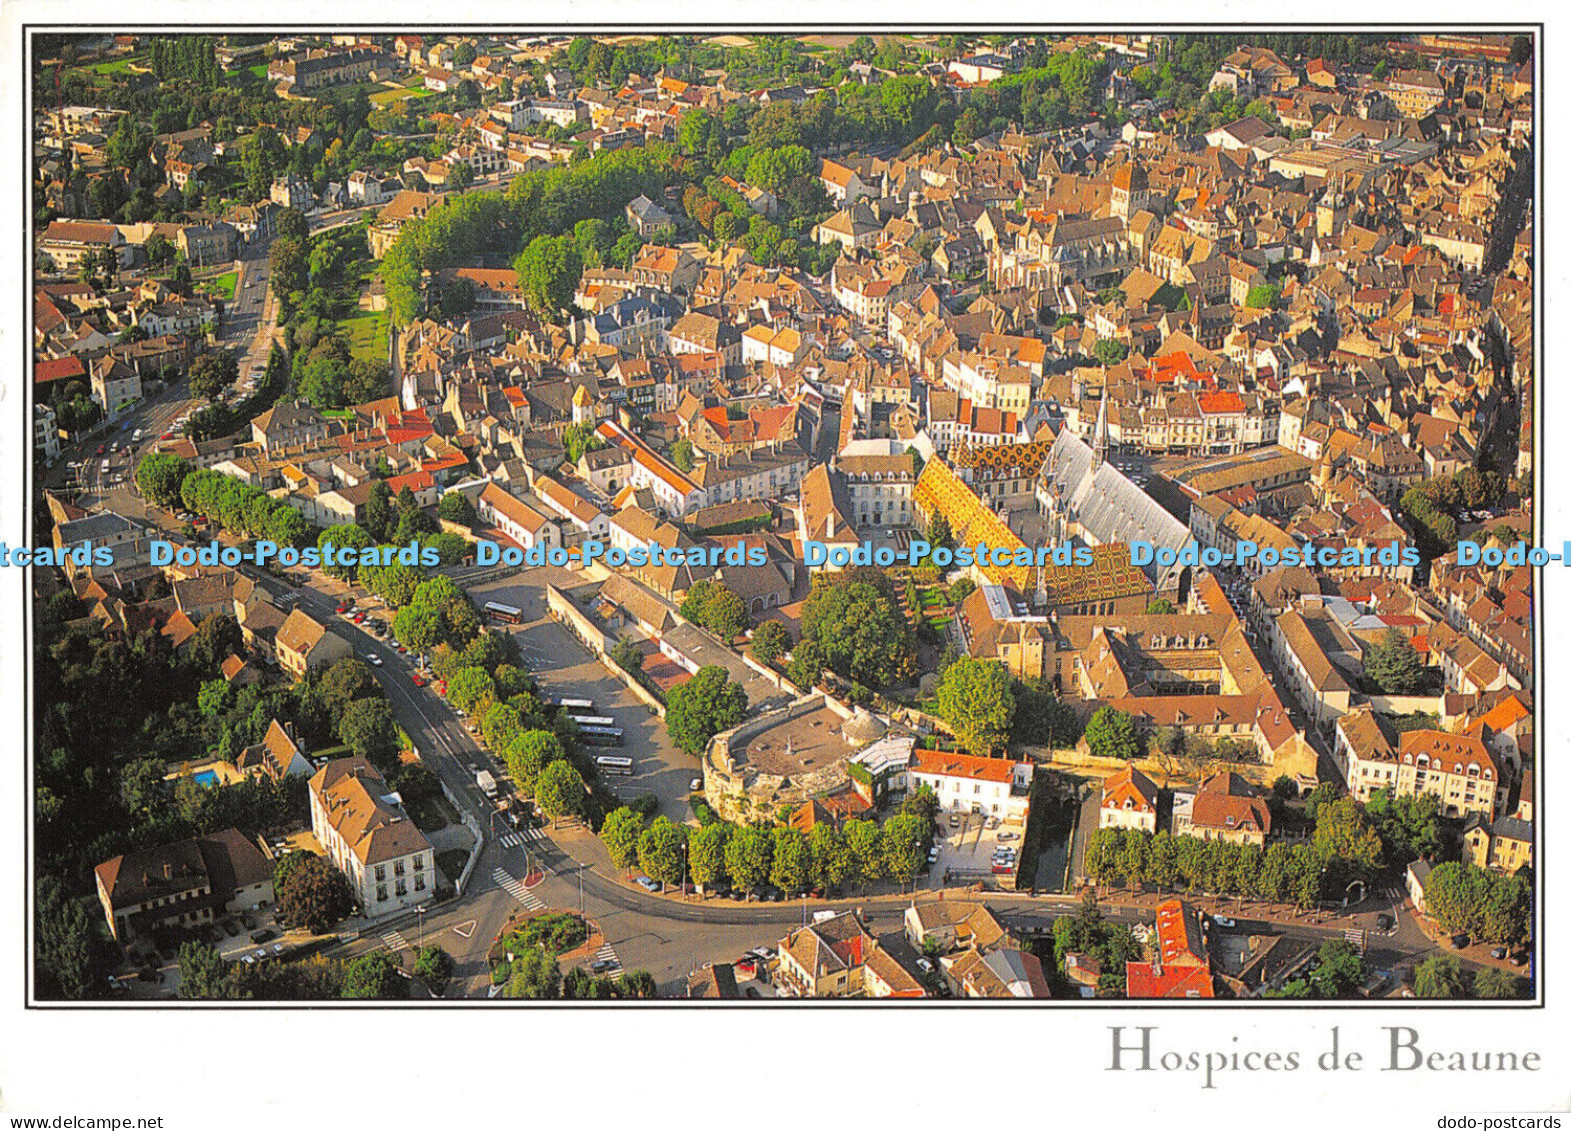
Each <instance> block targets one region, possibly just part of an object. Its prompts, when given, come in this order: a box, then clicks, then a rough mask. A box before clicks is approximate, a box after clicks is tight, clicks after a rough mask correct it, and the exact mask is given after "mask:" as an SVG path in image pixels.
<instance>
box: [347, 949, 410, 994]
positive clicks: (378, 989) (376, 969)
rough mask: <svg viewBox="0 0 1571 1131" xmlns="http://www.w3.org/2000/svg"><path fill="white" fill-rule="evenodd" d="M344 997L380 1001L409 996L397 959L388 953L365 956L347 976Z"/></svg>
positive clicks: (381, 951)
mask: <svg viewBox="0 0 1571 1131" xmlns="http://www.w3.org/2000/svg"><path fill="white" fill-rule="evenodd" d="M343 996H344V997H346V998H375V999H381V1000H388V999H396V998H405V997H408V996H409V983H408V982H406V981H405V980H404V978H403V976H402V975H401V974H400V973H399V972H398V959H396V958H394V957H393V955H392V954H391V953H389V952H388V951H385V950H373V951H372V952H371V953H370V954H362V955H361V956H360V957H359V958H357V959H355V960H354V961H353V962H351V963H350V964H349V969H348V970H347V971H345V972H344V989H343Z"/></svg>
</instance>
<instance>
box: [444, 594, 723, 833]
mask: <svg viewBox="0 0 1571 1131" xmlns="http://www.w3.org/2000/svg"><path fill="white" fill-rule="evenodd" d="M546 582H550V583H552V584H556V585H576V584H581V583H582V578H581V577H578V576H577V575H574V574H571V573H569V572H568V571H566V570H563V569H555V568H552V567H544V568H541V569H537V570H527V571H525V572H524V573H521V574H518V575H516V576H513V577H507V578H502V579H501V580H498V581H494V582H489V583H486V584H484V585H480V586H476V587H475V588H473V589H472V590H470V596H471V597H472V598H473V599H474V600H475V601H476V602H477V603H478V604H482V605H483V604H484V603H485V602H487V601H499V602H501V603H503V604H507V605H512V606H514V607H515V608H518V609H521V610H523V613H524V623H523V624H522V625H520V626H518V627H516V628H514V629H512V630H511V633H512V637H513V639H514V641H515V642H516V643H517V644H518V647H519V650H520V652H521V654H522V657H523V663H524V666H525V667H526V668H527V669H528V670H529V672H530V674H531V675H533V676H534V677H535V679H536V680H537V681H538V682H539V684H540V692H541V694H542V695H555V696H561V697H565V698H574V699H589V700H592V701H593V702H594V705H595V706H594V713H595V714H597V715H606V716H609V717H610V718H612V719H614V720H615V721H616V722H615V725H616V726H618V727H620V728H622V730H623V732H624V734H625V736H626V737H625V740H624V742H623V745H622V747H621V748H619V749H618V748H607V749H605V750H604V751H603V753H605V754H608V755H620V756H622V757H627V758H631V759H632V760H633V773H632V775H631V776H627V777H605V778H603V780H604V782H605V784H606V785H607V787H608V788H610V789H612V790H613V791H615V792H616V794H617V795H618V796H619V797H622V798H624V799H628V800H631V799H632V798H634V797H637V796H638V795H640V794H643V793H653V794H654V795H655V797H656V798H657V799H658V800H659V802H660V812H661V813H663V814H665V815H666V816H668V817H670V818H671V819H672V820H674V821H683V820H685V819H687V817H688V816H689V812H688V805H687V799H688V795H689V794H690V793H692V792H693V789H692V783H693V780H694V778H697V777H700V776H701V775H702V772H703V771H702V770H701V769H700V768H699V765H698V761H697V759H694V758H690V757H688V756H687V755H686V754H684V753H683V752H682V751H681V750H679V749H678V748H677V746H676V744H675V743H673V742H672V741H671V739H670V738H669V737H668V736H667V734H666V729H665V723H664V722H663V721H662V720H661V719H660V717H659V716H658V715H656V714H655V713H654V711H653V709H652V708H650V707H648V706H646V705H645V704H644V703H643V702H641V701H640V700H639V699H638V698H637V697H636V696H635V695H634V694H633V693H632V692H631V691H629V690H628V688H627V686H626V684H624V683H623V682H622V681H621V680H620V679H618V678H617V677H616V676H614V675H612V674H611V673H610V672H609V671H607V670H606V668H605V667H604V666H603V665H602V664H601V663H600V661H599V660H597V659H595V658H594V657H592V656H591V655H590V654H589V652H588V650H587V649H585V647H584V646H583V645H582V644H580V643H579V642H578V641H577V640H575V639H574V638H573V637H572V636H571V635H569V634H568V632H567V630H566V629H564V628H563V627H562V626H561V625H559V624H557V623H556V622H555V621H554V620H552V619H551V617H550V615H549V614H548V613H547V611H546V605H545V595H544V589H543V588H542V586H543V585H544V583H546Z"/></svg>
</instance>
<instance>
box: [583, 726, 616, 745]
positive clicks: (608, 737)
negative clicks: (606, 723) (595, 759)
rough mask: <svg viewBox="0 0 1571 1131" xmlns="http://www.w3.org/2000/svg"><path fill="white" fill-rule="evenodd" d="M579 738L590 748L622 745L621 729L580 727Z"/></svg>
mask: <svg viewBox="0 0 1571 1131" xmlns="http://www.w3.org/2000/svg"><path fill="white" fill-rule="evenodd" d="M578 737H579V738H581V739H583V740H584V741H585V742H587V743H588V744H589V745H590V746H620V745H622V728H621V727H580V728H579V730H578Z"/></svg>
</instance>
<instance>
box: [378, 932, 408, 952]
mask: <svg viewBox="0 0 1571 1131" xmlns="http://www.w3.org/2000/svg"><path fill="white" fill-rule="evenodd" d="M382 941H383V942H384V943H386V944H387V949H388V950H403V949H404V948H406V947H407V946H408V945H409V940H408V939H406V938H404V936H403V935H401V934H399V933H398V932H397V931H388V932H386V933H385V934H383V935H382Z"/></svg>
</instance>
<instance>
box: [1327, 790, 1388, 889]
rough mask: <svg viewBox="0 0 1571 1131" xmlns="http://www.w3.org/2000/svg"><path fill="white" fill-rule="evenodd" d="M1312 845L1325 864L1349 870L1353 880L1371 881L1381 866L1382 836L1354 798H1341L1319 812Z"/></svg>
mask: <svg viewBox="0 0 1571 1131" xmlns="http://www.w3.org/2000/svg"><path fill="white" fill-rule="evenodd" d="M1311 843H1312V844H1313V846H1314V850H1315V854H1316V855H1317V856H1319V857H1320V859H1321V861H1322V862H1325V863H1330V862H1337V863H1338V864H1340V865H1342V866H1344V867H1346V868H1347V869H1348V870H1349V878H1350V879H1351V878H1354V877H1367V876H1368V875H1369V873H1371V872H1373V871H1374V870H1375V869H1377V868H1379V867H1380V864H1381V844H1380V836H1379V834H1377V833H1376V832H1375V829H1374V826H1373V825H1372V824H1371V823H1370V821H1369V817H1368V816H1367V815H1366V814H1365V812H1364V809H1363V806H1361V805H1359V803H1358V802H1357V801H1355V800H1354V799H1353V798H1351V797H1340V798H1338V799H1337V800H1335V801H1333V802H1331V803H1329V804H1326V805H1321V806H1320V807H1319V808H1318V809H1317V810H1316V812H1315V835H1314V839H1313V840H1312V842H1311Z"/></svg>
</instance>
